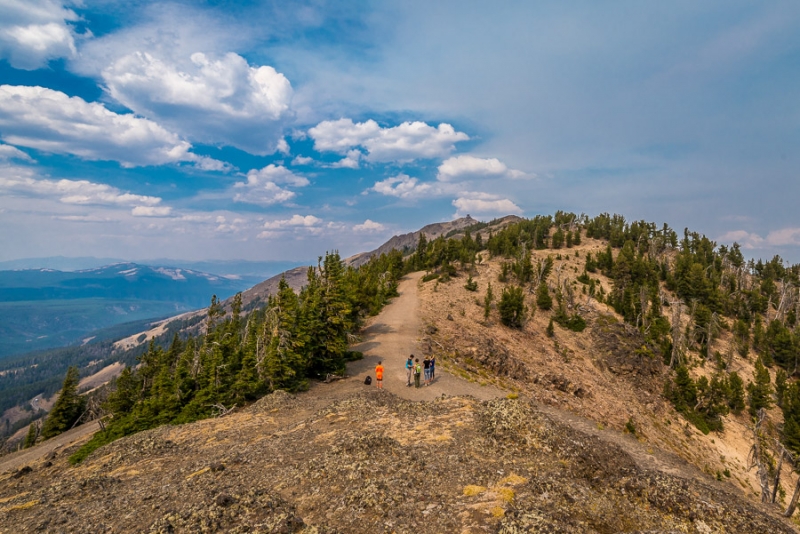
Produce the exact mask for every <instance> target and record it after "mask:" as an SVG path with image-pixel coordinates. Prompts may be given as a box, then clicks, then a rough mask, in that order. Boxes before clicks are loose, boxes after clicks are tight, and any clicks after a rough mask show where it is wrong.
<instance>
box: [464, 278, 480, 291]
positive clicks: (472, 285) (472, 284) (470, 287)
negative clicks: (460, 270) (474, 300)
mask: <svg viewBox="0 0 800 534" xmlns="http://www.w3.org/2000/svg"><path fill="white" fill-rule="evenodd" d="M464 289H466V290H467V291H477V290H478V282H476V281H475V280H473V279H472V275H469V278H468V279H467V283H466V284H465V285H464Z"/></svg>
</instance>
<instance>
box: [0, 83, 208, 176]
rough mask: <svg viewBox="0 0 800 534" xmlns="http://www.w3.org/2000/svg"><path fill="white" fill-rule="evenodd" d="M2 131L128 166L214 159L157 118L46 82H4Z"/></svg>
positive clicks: (0, 89)
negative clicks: (121, 111) (113, 108)
mask: <svg viewBox="0 0 800 534" xmlns="http://www.w3.org/2000/svg"><path fill="white" fill-rule="evenodd" d="M0 136H2V138H3V140H4V141H6V142H7V143H9V144H12V145H19V146H25V147H29V148H35V149H37V150H42V151H44V152H51V153H56V154H73V155H75V156H78V157H81V158H84V159H88V160H112V161H118V162H120V163H121V164H122V165H123V166H125V167H136V166H143V165H162V164H165V163H177V162H196V161H197V162H200V163H201V164H203V162H207V161H208V159H209V158H201V157H200V156H198V155H197V154H193V153H191V152H189V149H190V148H191V145H190V144H189V143H188V142H187V141H185V140H183V139H181V138H180V137H178V135H176V134H174V133H172V132H170V131H167V130H166V129H164V128H163V127H161V126H160V125H159V124H157V123H155V122H153V121H151V120H148V119H143V118H140V117H136V116H135V115H133V114H130V113H127V114H118V113H114V112H113V111H110V110H108V109H106V108H105V106H103V105H102V104H99V103H96V102H86V101H85V100H83V99H82V98H79V97H77V96H73V97H70V96H67V95H66V94H64V93H62V92H60V91H53V90H52V89H47V88H44V87H29V86H15V85H0Z"/></svg>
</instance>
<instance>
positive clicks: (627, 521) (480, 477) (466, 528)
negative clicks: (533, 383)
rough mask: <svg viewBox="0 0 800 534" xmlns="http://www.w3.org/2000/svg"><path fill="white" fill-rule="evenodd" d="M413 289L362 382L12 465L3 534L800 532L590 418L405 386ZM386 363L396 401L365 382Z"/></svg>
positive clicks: (375, 338) (5, 477)
mask: <svg viewBox="0 0 800 534" xmlns="http://www.w3.org/2000/svg"><path fill="white" fill-rule="evenodd" d="M400 289H401V296H400V297H399V298H397V299H395V301H394V302H393V303H392V304H391V305H389V306H388V307H387V308H386V309H385V310H384V312H383V313H382V314H381V315H379V316H378V317H376V318H375V319H374V320H373V322H372V323H371V324H370V325H369V327H368V329H367V331H366V332H365V336H364V340H363V342H362V344H361V345H360V346H359V348H360V349H362V350H364V351H365V354H366V357H365V359H364V360H362V361H360V362H355V363H354V364H353V365H352V366H351V369H350V372H351V374H352V375H353V376H352V377H351V378H348V379H344V380H339V381H336V382H332V383H330V384H325V383H316V384H313V385H312V387H311V389H310V391H308V392H306V393H303V394H299V395H296V396H295V395H289V394H286V393H283V392H277V393H275V394H273V395H270V396H268V397H265V398H264V399H262V400H260V401H258V402H257V403H255V404H254V405H252V406H250V407H248V408H246V409H241V410H238V411H236V412H234V413H232V414H230V415H228V416H225V417H222V418H218V419H209V420H205V421H200V422H197V423H193V424H189V425H182V426H177V427H172V426H164V427H160V428H157V429H154V430H151V431H147V432H142V433H140V434H137V435H134V436H130V437H128V438H124V439H121V440H119V441H117V442H115V443H112V444H110V445H107V446H105V447H103V448H101V449H98V450H97V451H96V452H95V453H93V454H92V455H91V456H90V457H89V458H87V460H86V461H85V462H84V463H83V464H81V465H80V466H78V467H70V466H69V465H68V462H67V457H68V455H69V454H70V453H71V451H73V450H74V449H75V448H76V447H77V445H78V444H79V443H80V440H79V441H78V442H75V443H74V444H72V445H69V446H65V447H62V448H59V449H58V450H57V451H55V454H52V453H49V452H50V451H48V447H49V446H48V445H47V444H46V443H45V444H42V445H40V446H38V447H36V448H34V449H32V450H30V451H26V454H25V465H19V462H16V465H15V466H12V464H11V463H9V460H5V461H4V462H3V463H1V464H0V532H15V533H17V532H164V533H167V532H287V533H288V532H303V533H307V534H311V533H322V532H331V533H334V532H341V533H345V532H347V533H349V532H353V533H364V532H366V533H371V532H398V533H403V532H414V533H441V532H460V533H465V534H472V533H475V534H477V533H483V532H499V533H503V534H512V533H521V532H552V533H562V532H563V533H606V532H631V533H633V532H686V533H709V532H742V533H754V532H775V533H783V532H787V533H788V532H794V529H793V527H792V525H791V524H790V523H788V522H786V521H784V520H783V519H782V518H780V517H778V516H777V514H776V513H775V511H774V510H772V509H769V508H762V507H760V505H758V504H755V503H750V502H748V501H747V500H746V499H744V498H743V497H742V496H741V494H737V493H736V492H734V491H732V490H731V486H730V485H729V484H726V483H720V482H717V481H715V480H713V479H712V478H710V477H707V476H705V475H703V474H702V473H699V472H698V471H696V470H694V469H693V468H692V467H691V466H690V465H688V464H686V463H685V462H682V461H681V460H679V459H677V458H675V457H669V456H661V455H660V454H659V453H658V452H657V451H653V452H650V451H648V449H647V445H646V444H643V443H640V442H638V441H636V440H634V439H633V438H630V437H625V436H622V435H621V434H619V433H616V432H612V431H609V430H605V431H600V430H599V429H597V428H596V424H594V423H591V422H589V421H588V420H585V419H582V418H580V417H578V416H574V415H571V414H568V413H565V412H562V411H560V410H559V409H556V408H547V409H546V410H543V409H542V408H541V407H540V406H538V405H536V404H535V403H533V402H531V401H530V400H528V399H529V398H526V397H520V398H518V399H512V398H505V397H500V398H493V399H491V400H483V401H482V400H480V399H478V398H476V397H475V395H474V394H479V395H481V397H482V398H489V397H496V396H500V395H502V391H501V390H499V389H497V390H495V389H490V387H489V386H481V385H480V384H479V383H477V381H473V382H469V381H467V382H464V381H462V380H461V379H460V378H457V377H455V376H451V375H447V374H445V373H442V372H439V373H438V374H439V377H440V379H439V381H438V382H437V383H435V384H434V385H433V386H430V387H428V388H423V389H420V390H415V389H413V388H406V387H405V375H404V373H403V371H402V361H404V359H405V356H406V353H409V352H411V351H412V350H417V349H419V348H420V344H419V342H420V339H421V335H420V332H419V329H418V328H419V327H423V325H422V324H419V323H417V324H414V322H415V321H417V320H418V319H414V318H413V317H414V316H416V315H417V314H416V313H414V311H415V309H416V306H417V305H418V304H414V300H415V299H416V298H417V296H418V292H417V291H418V287H417V277H413V276H412V277H409V278H408V279H407V280H405V281H404V282H403V283H402V284H401V288H400ZM423 328H425V327H423ZM426 335H427V334H426ZM424 345H425V344H424V343H423V344H422V346H423V348H424ZM415 354H416V352H415ZM378 358H381V359H383V361H384V365H385V366H386V367H387V377H386V384H385V385H386V390H385V391H378V390H377V388H376V387H375V386H374V385H373V386H371V387H367V386H364V385H363V378H362V377H363V376H364V375H365V374H366V373H372V369H373V367H374V363H376V361H377V359H378ZM398 373H399V374H398ZM463 392H467V393H473V394H472V395H466V396H462V395H461V393H463ZM442 393H444V394H445V396H442ZM453 393H458V394H459V396H453ZM401 396H402V397H401ZM426 397H430V399H427V398H426ZM593 424H594V425H595V426H594V428H593ZM83 439H85V438H83ZM648 456H653V457H654V460H650V459H649V458H648ZM17 459H19V458H17Z"/></svg>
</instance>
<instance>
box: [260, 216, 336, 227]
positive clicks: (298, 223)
mask: <svg viewBox="0 0 800 534" xmlns="http://www.w3.org/2000/svg"><path fill="white" fill-rule="evenodd" d="M321 222H322V219H320V218H319V217H314V216H313V215H305V216H303V215H292V217H291V218H290V219H278V220H275V221H267V222H265V223H264V228H267V229H270V230H276V229H280V228H287V227H306V228H309V227H312V226H318V225H319V224H320V223H321Z"/></svg>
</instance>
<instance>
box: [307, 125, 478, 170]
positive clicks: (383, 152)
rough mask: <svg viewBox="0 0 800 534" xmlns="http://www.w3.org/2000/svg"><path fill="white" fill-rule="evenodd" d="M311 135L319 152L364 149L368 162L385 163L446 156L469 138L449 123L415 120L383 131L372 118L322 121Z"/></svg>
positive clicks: (343, 152)
mask: <svg viewBox="0 0 800 534" xmlns="http://www.w3.org/2000/svg"><path fill="white" fill-rule="evenodd" d="M308 134H309V136H311V138H312V139H314V148H315V149H316V150H317V151H319V152H337V153H340V154H345V153H347V152H349V151H350V150H352V149H353V148H356V147H363V148H364V149H365V150H366V151H367V156H366V159H367V160H368V161H372V162H382V163H386V162H409V161H413V160H415V159H430V158H443V157H447V156H448V155H449V154H450V153H451V152H452V151H453V150H455V143H457V142H460V141H467V140H468V139H469V136H467V134H465V133H463V132H457V131H456V130H455V128H453V127H452V126H451V125H449V124H446V123H442V124H440V125H439V126H438V127H435V128H434V127H433V126H429V125H428V124H426V123H424V122H419V121H415V122H404V123H402V124H400V125H398V126H395V127H392V128H381V127H380V126H379V125H378V123H377V122H375V121H374V120H372V119H370V120H368V121H366V122H360V123H354V122H353V121H352V119H339V120H336V121H323V122H320V123H319V124H317V125H316V126H314V127H313V128H311V129H309V130H308Z"/></svg>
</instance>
